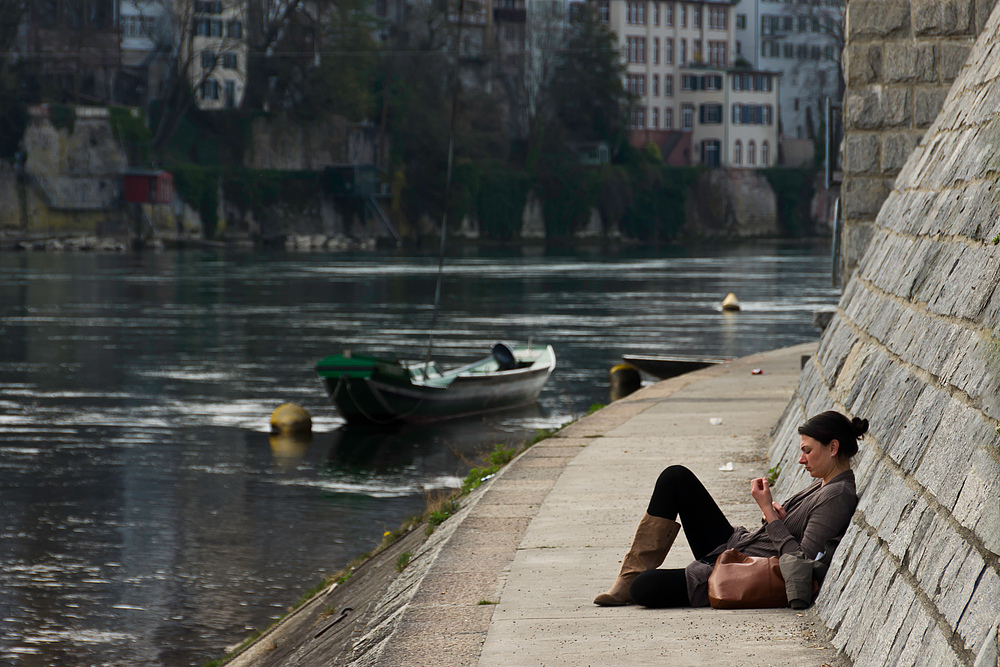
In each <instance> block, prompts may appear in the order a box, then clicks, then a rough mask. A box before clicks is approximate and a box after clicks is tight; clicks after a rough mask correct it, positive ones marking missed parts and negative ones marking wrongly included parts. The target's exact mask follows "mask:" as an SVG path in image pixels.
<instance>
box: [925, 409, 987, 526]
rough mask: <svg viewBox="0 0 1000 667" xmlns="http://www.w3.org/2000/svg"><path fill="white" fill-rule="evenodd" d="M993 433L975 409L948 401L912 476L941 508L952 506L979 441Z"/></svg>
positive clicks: (983, 440) (985, 440)
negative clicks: (932, 496)
mask: <svg viewBox="0 0 1000 667" xmlns="http://www.w3.org/2000/svg"><path fill="white" fill-rule="evenodd" d="M993 435H995V432H994V431H993V429H992V428H991V427H990V426H988V425H987V424H986V423H985V422H983V420H982V418H981V417H980V415H979V414H978V413H977V411H975V410H973V409H971V408H969V407H967V406H965V405H962V404H961V403H958V402H957V401H954V400H952V401H950V402H949V403H948V404H947V405H946V406H945V409H944V414H942V415H941V421H940V423H939V424H938V428H937V429H936V430H935V432H934V436H933V437H932V438H931V441H930V442H929V443H928V444H927V445H926V448H925V451H924V457H923V459H922V460H921V461H920V463H919V464H918V465H917V469H916V471H915V472H914V479H915V480H916V481H917V482H919V483H920V484H921V485H922V486H923V487H924V488H925V489H927V490H928V491H929V492H930V493H931V494H933V495H934V497H935V498H936V499H937V501H938V502H939V503H940V504H941V505H942V506H943V507H945V509H947V510H948V511H951V510H953V509H954V507H955V503H956V501H957V500H958V494H959V493H960V492H961V490H962V486H963V484H964V483H965V477H966V474H967V473H968V471H969V467H970V462H971V460H972V457H973V455H974V454H975V452H976V450H977V449H978V448H979V447H980V446H981V443H984V442H989V441H990V439H991V436H993Z"/></svg>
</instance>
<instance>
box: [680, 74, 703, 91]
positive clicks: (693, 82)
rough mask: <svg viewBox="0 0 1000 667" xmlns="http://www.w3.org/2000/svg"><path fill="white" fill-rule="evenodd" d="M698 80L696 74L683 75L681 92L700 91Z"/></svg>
mask: <svg viewBox="0 0 1000 667" xmlns="http://www.w3.org/2000/svg"><path fill="white" fill-rule="evenodd" d="M698 79H699V77H697V76H695V75H694V74H683V75H681V90H698Z"/></svg>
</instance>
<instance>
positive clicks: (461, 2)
mask: <svg viewBox="0 0 1000 667" xmlns="http://www.w3.org/2000/svg"><path fill="white" fill-rule="evenodd" d="M447 12H448V9H447V4H446V5H445V16H446V18H447ZM464 13H465V0H458V29H457V30H456V31H455V44H454V60H453V61H452V65H451V67H452V70H451V119H450V121H449V126H448V169H447V171H446V172H445V181H444V212H443V213H442V215H441V246H440V248H439V250H438V272H437V282H436V283H435V285H434V314H433V315H432V316H431V329H430V333H429V334H428V336H427V358H426V360H425V361H426V362H427V363H430V360H431V354H432V352H433V350H434V330H435V328H436V327H437V317H438V306H439V304H440V302H441V277H442V275H443V274H444V244H445V236H446V233H447V230H448V197H449V196H450V194H451V167H452V163H453V162H454V159H455V119H456V118H457V117H458V88H459V80H458V57H459V53H460V49H461V44H462V21H463V18H464V16H463V15H464ZM425 373H426V371H425Z"/></svg>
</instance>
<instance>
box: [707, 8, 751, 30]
mask: <svg viewBox="0 0 1000 667" xmlns="http://www.w3.org/2000/svg"><path fill="white" fill-rule="evenodd" d="M743 18H744V19H746V16H744V17H743ZM737 27H738V26H737ZM708 28H709V30H725V29H726V10H725V9H723V8H722V7H709V8H708Z"/></svg>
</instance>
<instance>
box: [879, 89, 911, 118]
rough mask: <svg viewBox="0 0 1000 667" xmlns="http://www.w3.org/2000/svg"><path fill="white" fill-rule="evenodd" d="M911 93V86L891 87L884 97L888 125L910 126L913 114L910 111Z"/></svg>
mask: <svg viewBox="0 0 1000 667" xmlns="http://www.w3.org/2000/svg"><path fill="white" fill-rule="evenodd" d="M911 98H912V96H911V94H910V88H909V87H902V88H901V87H895V88H889V89H888V94H887V95H886V96H885V98H884V103H885V110H886V111H885V124H886V126H888V127H908V126H909V125H910V120H911V118H912V116H913V114H912V112H911V111H910V106H911Z"/></svg>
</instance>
